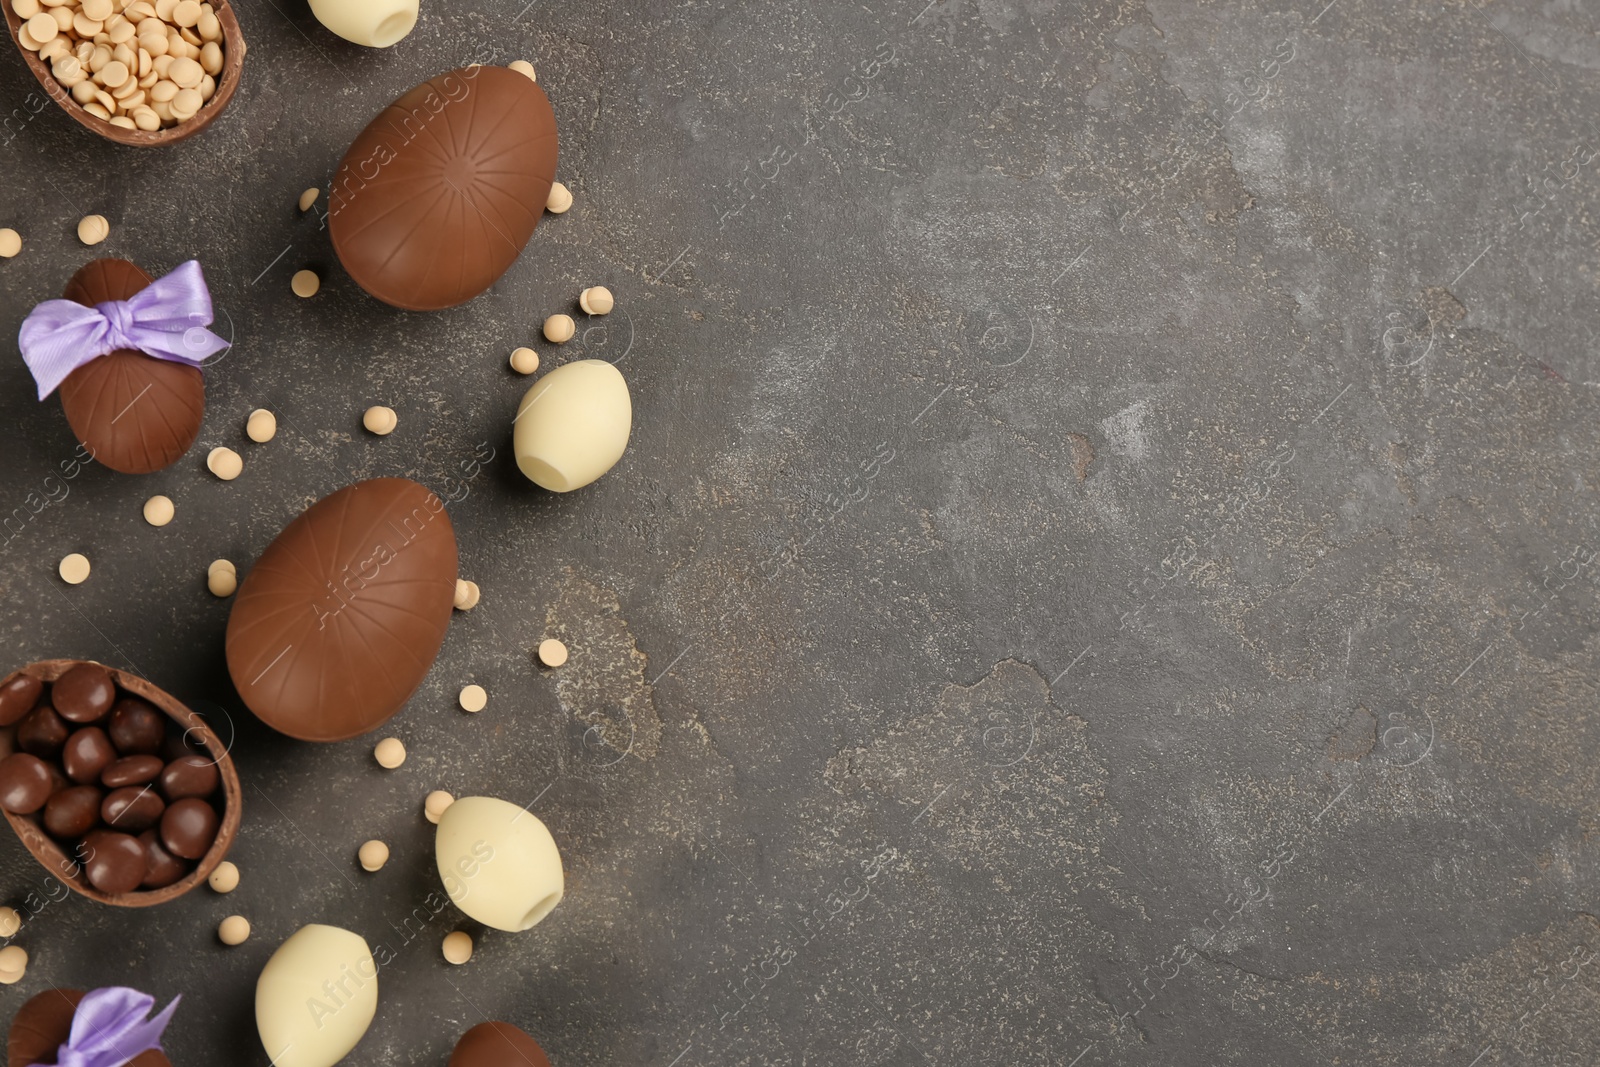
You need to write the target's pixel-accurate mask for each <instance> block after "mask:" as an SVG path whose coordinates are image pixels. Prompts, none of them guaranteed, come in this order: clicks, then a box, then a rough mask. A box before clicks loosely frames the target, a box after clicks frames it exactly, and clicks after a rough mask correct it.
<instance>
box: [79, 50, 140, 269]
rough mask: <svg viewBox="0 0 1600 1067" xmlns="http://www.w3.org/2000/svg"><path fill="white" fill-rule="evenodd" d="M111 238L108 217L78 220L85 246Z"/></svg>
mask: <svg viewBox="0 0 1600 1067" xmlns="http://www.w3.org/2000/svg"><path fill="white" fill-rule="evenodd" d="M110 65H111V64H109V63H108V64H106V66H108V67H109V66H110ZM122 77H123V80H124V81H126V80H127V77H128V68H127V67H123V68H122ZM101 106H102V107H104V108H105V109H106V110H107V111H110V110H111V105H109V104H107V103H105V102H104V101H101ZM110 236H111V223H109V222H107V221H106V217H105V216H104V215H85V216H84V217H83V218H81V219H79V220H78V240H80V241H82V242H83V243H84V244H86V245H97V244H99V243H100V242H101V241H104V240H105V239H106V238H107V237H110Z"/></svg>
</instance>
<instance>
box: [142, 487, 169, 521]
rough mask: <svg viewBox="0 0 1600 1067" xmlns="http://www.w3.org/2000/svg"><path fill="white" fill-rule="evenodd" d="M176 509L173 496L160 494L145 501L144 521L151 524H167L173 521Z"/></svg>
mask: <svg viewBox="0 0 1600 1067" xmlns="http://www.w3.org/2000/svg"><path fill="white" fill-rule="evenodd" d="M174 511H175V509H174V508H173V506H172V498H171V497H166V496H160V495H159V494H158V495H156V496H153V497H151V498H150V499H149V500H146V501H145V502H144V521H145V522H148V523H149V524H150V525H151V526H165V525H166V524H167V523H169V522H171V521H172V516H173V514H174Z"/></svg>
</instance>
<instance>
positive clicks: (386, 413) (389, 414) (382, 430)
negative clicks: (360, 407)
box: [361, 405, 400, 437]
mask: <svg viewBox="0 0 1600 1067" xmlns="http://www.w3.org/2000/svg"><path fill="white" fill-rule="evenodd" d="M361 425H363V426H365V427H366V428H367V430H368V431H369V432H371V433H375V434H377V435H378V436H379V437H383V436H385V435H387V434H391V433H394V428H395V427H396V426H398V425H400V416H398V415H396V414H395V413H394V409H393V408H386V407H383V406H381V405H373V406H372V407H370V408H368V409H367V410H366V412H365V413H364V414H363V415H362V416H361Z"/></svg>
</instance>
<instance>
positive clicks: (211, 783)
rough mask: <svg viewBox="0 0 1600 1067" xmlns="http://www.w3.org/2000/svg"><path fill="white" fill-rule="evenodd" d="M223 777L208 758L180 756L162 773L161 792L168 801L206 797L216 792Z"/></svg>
mask: <svg viewBox="0 0 1600 1067" xmlns="http://www.w3.org/2000/svg"><path fill="white" fill-rule="evenodd" d="M220 780H221V776H220V775H218V773H217V765H216V763H215V762H214V761H213V760H211V759H210V758H209V757H207V756H180V757H178V758H177V759H175V760H173V761H172V762H171V763H169V764H167V765H166V767H165V768H164V769H163V770H162V771H161V792H163V793H164V794H166V797H167V799H168V800H182V799H183V798H184V797H206V796H210V795H211V794H212V793H214V792H215V791H216V788H217V783H218V782H219V781H220Z"/></svg>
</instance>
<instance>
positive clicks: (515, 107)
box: [328, 66, 556, 311]
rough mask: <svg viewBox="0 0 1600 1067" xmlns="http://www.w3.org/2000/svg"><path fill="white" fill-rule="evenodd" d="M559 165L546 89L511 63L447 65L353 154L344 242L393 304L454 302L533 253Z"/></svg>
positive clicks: (366, 284) (338, 191) (343, 185)
mask: <svg viewBox="0 0 1600 1067" xmlns="http://www.w3.org/2000/svg"><path fill="white" fill-rule="evenodd" d="M555 172H556V119H555V113H554V112H553V111H552V110H551V109H550V101H549V99H548V98H546V96H545V94H544V90H543V89H541V88H540V87H539V86H537V85H535V84H534V83H533V82H532V81H531V80H529V79H528V78H525V77H523V76H522V75H521V74H519V73H517V72H516V71H514V70H509V69H507V68H505V67H493V66H477V67H469V68H466V69H463V70H455V71H451V72H449V73H447V74H441V75H439V76H438V77H436V78H432V79H430V80H429V81H426V82H424V83H423V84H421V85H419V86H417V87H416V88H415V89H413V90H411V91H410V92H408V93H406V94H405V95H404V96H402V97H400V99H398V100H396V101H395V102H394V103H392V104H390V105H389V106H388V107H387V108H385V109H384V110H383V111H382V112H380V113H379V114H378V117H377V118H375V119H373V120H372V123H371V124H370V125H369V126H368V127H367V128H366V129H365V130H363V131H362V132H361V134H360V135H359V136H358V137H357V138H356V139H355V142H354V143H353V144H352V145H351V146H350V150H349V152H347V153H346V154H345V157H344V161H343V162H342V163H340V165H339V170H338V172H337V173H336V174H335V175H334V182H333V188H332V190H331V191H330V193H329V196H330V200H329V216H328V228H329V234H330V236H331V238H332V240H333V247H334V251H335V252H337V253H338V256H339V260H340V262H341V263H343V264H344V268H345V270H347V271H349V272H350V277H351V278H353V279H355V282H356V284H357V285H359V286H361V287H362V288H363V289H365V290H366V291H367V292H369V293H371V294H372V295H373V296H375V297H377V298H378V299H379V300H382V301H384V302H385V303H388V304H393V305H394V306H395V307H399V308H407V309H410V310H412V311H434V310H438V309H440V308H447V307H454V306H455V305H457V304H460V303H464V302H465V301H468V300H471V299H472V298H473V297H475V296H477V295H478V294H479V293H481V292H483V291H484V290H485V289H487V288H489V287H490V286H491V285H493V284H494V283H495V281H496V280H498V279H499V277H500V276H501V275H502V274H504V273H505V271H506V268H508V267H510V266H511V264H512V263H514V262H516V259H517V257H518V256H519V255H521V254H522V249H523V246H524V245H526V244H527V243H528V238H529V237H531V236H532V235H533V230H534V227H535V226H537V225H538V223H539V219H540V217H541V216H542V215H543V214H544V204H545V199H546V197H548V196H549V194H550V184H551V182H552V181H553V180H554V178H555Z"/></svg>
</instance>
